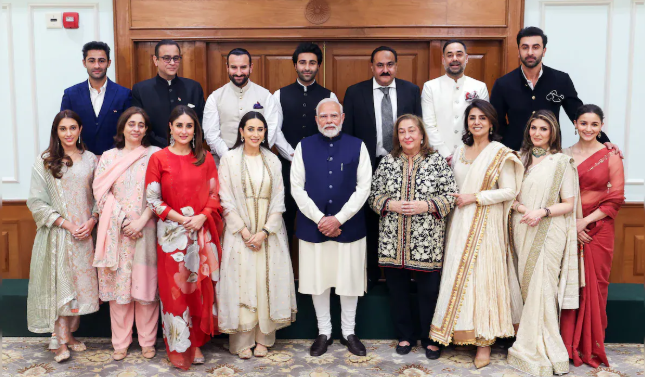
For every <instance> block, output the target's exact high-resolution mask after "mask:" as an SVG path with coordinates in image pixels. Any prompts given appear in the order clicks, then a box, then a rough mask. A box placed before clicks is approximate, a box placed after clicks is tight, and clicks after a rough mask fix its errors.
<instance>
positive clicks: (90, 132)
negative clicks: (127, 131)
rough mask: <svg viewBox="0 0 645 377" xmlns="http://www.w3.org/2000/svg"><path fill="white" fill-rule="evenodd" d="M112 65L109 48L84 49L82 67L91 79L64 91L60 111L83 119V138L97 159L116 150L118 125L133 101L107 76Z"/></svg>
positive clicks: (91, 45)
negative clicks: (104, 153)
mask: <svg viewBox="0 0 645 377" xmlns="http://www.w3.org/2000/svg"><path fill="white" fill-rule="evenodd" d="M110 64H112V61H111V60H110V47H109V46H108V45H107V44H106V43H103V42H88V43H86V44H85V45H84V46H83V66H84V67H85V69H87V74H88V75H89V79H88V80H87V81H83V82H81V83H80V84H76V85H74V86H71V87H69V88H67V89H65V92H64V93H63V101H62V102H61V104H60V109H61V111H63V110H72V111H73V112H75V113H76V114H78V116H80V117H81V121H82V122H83V130H82V131H81V139H82V140H83V142H84V143H85V145H86V146H87V149H89V150H90V152H92V153H94V154H95V155H97V156H100V155H102V154H103V152H105V151H107V150H108V149H112V148H113V147H114V135H116V124H117V121H118V120H119V117H120V116H121V113H123V112H124V111H125V110H126V109H128V108H129V107H130V104H131V102H132V92H131V91H130V89H128V88H124V87H122V86H121V85H118V84H117V83H115V82H113V81H112V80H110V79H109V78H108V77H107V69H108V68H109V67H110Z"/></svg>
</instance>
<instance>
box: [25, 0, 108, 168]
mask: <svg viewBox="0 0 645 377" xmlns="http://www.w3.org/2000/svg"><path fill="white" fill-rule="evenodd" d="M46 8H68V9H69V8H81V9H93V10H94V40H96V41H98V40H100V25H99V4H98V3H90V4H82V3H58V4H57V3H54V4H29V7H28V9H29V10H28V12H27V17H28V19H27V30H28V31H29V36H28V38H29V39H28V41H29V53H30V57H29V60H30V63H31V102H32V107H31V108H32V109H33V117H34V124H33V132H34V148H35V156H36V157H38V155H39V154H40V153H41V147H40V137H39V136H38V130H39V124H40V123H39V119H38V96H37V94H36V93H38V85H37V84H36V40H35V37H34V10H36V9H46Z"/></svg>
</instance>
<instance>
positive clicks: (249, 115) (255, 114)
mask: <svg viewBox="0 0 645 377" xmlns="http://www.w3.org/2000/svg"><path fill="white" fill-rule="evenodd" d="M250 119H259V120H260V121H262V124H264V140H262V142H261V143H260V146H261V147H264V148H266V149H267V150H268V149H269V141H268V140H267V139H268V138H269V126H268V125H267V121H266V119H264V115H262V114H260V113H258V112H257V111H249V112H248V113H246V114H244V116H243V117H242V119H240V124H239V125H238V126H237V140H235V145H233V149H235V148H237V147H239V146H240V145H242V144H244V142H243V141H242V134H241V132H240V131H241V130H243V129H244V127H246V122H248V121H249V120H250Z"/></svg>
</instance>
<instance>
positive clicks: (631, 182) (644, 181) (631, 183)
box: [625, 179, 645, 186]
mask: <svg viewBox="0 0 645 377" xmlns="http://www.w3.org/2000/svg"><path fill="white" fill-rule="evenodd" d="M643 185H645V179H628V180H626V181H625V186H643Z"/></svg>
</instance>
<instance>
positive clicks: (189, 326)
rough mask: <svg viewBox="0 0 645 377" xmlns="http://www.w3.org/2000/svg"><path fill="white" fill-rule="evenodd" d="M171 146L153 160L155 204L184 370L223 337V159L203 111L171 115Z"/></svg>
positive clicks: (171, 327) (172, 342) (166, 293)
mask: <svg viewBox="0 0 645 377" xmlns="http://www.w3.org/2000/svg"><path fill="white" fill-rule="evenodd" d="M169 123H170V140H169V141H170V146H169V147H167V148H164V149H162V150H160V151H159V152H157V153H154V154H153V155H152V156H151V157H150V162H149V163H148V170H147V173H146V197H147V201H148V206H149V207H150V208H151V209H152V211H153V212H154V213H155V214H156V215H157V216H158V217H159V221H158V223H157V271H158V277H159V298H160V299H161V319H162V325H163V334H164V341H165V342H166V350H167V353H168V358H169V359H170V361H171V362H172V363H173V365H175V366H176V367H178V368H181V369H188V368H190V365H191V364H203V363H204V355H203V354H202V352H201V350H200V348H199V347H201V346H203V345H204V344H205V343H206V342H208V341H209V340H210V338H211V336H213V335H216V334H218V333H219V332H218V328H217V308H216V306H215V289H214V287H215V283H216V282H217V281H218V280H219V261H220V259H221V255H222V254H221V247H220V242H219V239H220V233H221V230H222V217H221V214H222V207H221V205H220V201H219V196H218V189H219V187H218V179H217V169H216V167H215V161H214V160H213V157H212V156H211V155H210V153H207V152H206V151H205V150H204V149H203V148H202V143H201V141H199V142H195V139H197V140H202V135H203V133H202V129H201V126H200V124H199V121H198V118H197V115H196V114H195V112H194V111H193V110H192V109H190V108H188V107H186V106H183V105H180V106H177V107H175V109H174V110H173V111H172V112H171V113H170V120H169Z"/></svg>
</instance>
